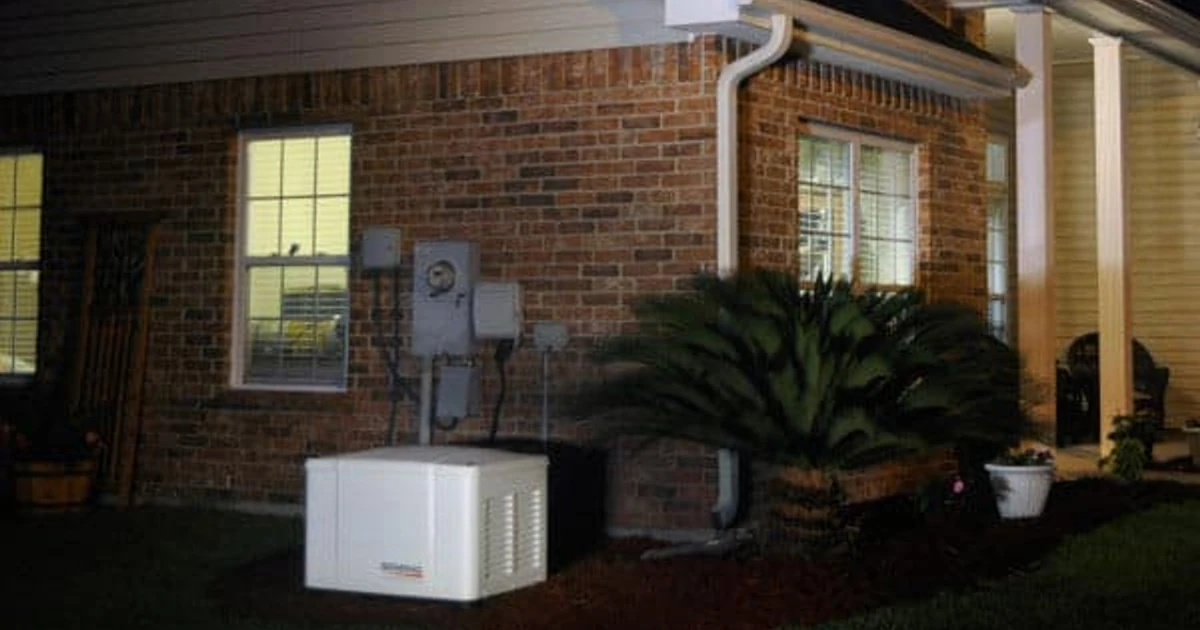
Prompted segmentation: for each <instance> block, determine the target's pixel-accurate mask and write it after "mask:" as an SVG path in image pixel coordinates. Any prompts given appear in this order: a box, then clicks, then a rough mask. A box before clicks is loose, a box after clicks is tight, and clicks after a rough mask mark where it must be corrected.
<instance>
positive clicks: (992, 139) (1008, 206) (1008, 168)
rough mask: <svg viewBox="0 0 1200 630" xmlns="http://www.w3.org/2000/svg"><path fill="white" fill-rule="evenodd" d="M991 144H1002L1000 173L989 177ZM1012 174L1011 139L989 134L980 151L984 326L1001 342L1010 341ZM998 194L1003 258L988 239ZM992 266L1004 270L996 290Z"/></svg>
mask: <svg viewBox="0 0 1200 630" xmlns="http://www.w3.org/2000/svg"><path fill="white" fill-rule="evenodd" d="M993 145H1000V146H1003V147H1004V164H1003V168H1004V176H1003V178H1001V179H992V173H991V169H990V157H989V156H990V154H991V148H992V146H993ZM1012 173H1013V152H1012V141H1011V140H1010V139H1009V138H1007V137H1004V136H999V135H989V136H988V141H987V149H986V152H985V154H984V184H985V186H986V190H987V193H986V196H987V210H986V212H987V216H986V219H985V220H986V225H987V227H986V229H987V240H986V243H985V247H986V248H987V249H986V254H985V256H984V259H985V268H986V272H987V313H986V314H987V320H988V327H989V328H990V329H991V330H992V333H993V334H994V335H996V338H997V339H999V340H1000V341H1003V342H1005V343H1011V342H1012V333H1013V330H1012V319H1013V318H1012V312H1011V310H1012V297H1011V292H1012V286H1011V285H1012V283H1011V282H1010V280H1011V275H1012V264H1013V256H1012V238H1013V229H1012V217H1013V189H1012V181H1013V180H1012ZM997 194H999V195H1000V196H1001V197H1002V198H1003V199H1004V229H1003V230H1001V231H1000V234H1001V235H1002V236H1003V240H1004V258H1003V260H999V259H995V258H993V257H992V238H993V236H994V235H995V234H996V230H993V229H992V216H991V213H992V201H993V200H994V199H995V198H996V195H997ZM995 266H1000V267H1002V269H1003V272H1004V290H1003V291H997V290H996V288H995V287H994V286H993V284H992V269H993V267H995ZM997 303H998V304H1000V305H1001V308H1000V312H1001V313H1002V315H1001V319H1000V320H996V319H995V318H993V317H992V305H993V304H997Z"/></svg>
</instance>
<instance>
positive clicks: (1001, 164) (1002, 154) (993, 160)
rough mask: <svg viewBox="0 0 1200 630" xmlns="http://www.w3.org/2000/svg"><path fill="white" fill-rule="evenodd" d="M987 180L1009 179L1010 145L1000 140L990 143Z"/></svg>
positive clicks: (1003, 180)
mask: <svg viewBox="0 0 1200 630" xmlns="http://www.w3.org/2000/svg"><path fill="white" fill-rule="evenodd" d="M987 180H988V181H989V182H1007V181H1008V145H1005V144H1003V143H1000V142H989V143H988V145H987Z"/></svg>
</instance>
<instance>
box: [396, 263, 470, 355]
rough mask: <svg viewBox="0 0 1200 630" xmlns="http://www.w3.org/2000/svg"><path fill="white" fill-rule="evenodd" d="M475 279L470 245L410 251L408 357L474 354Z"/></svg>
mask: <svg viewBox="0 0 1200 630" xmlns="http://www.w3.org/2000/svg"><path fill="white" fill-rule="evenodd" d="M478 277H479V250H478V248H477V247H476V245H475V244H474V243H471V242H467V241H422V242H418V243H416V244H415V245H414V246H413V291H412V307H413V338H412V352H413V354H415V355H417V356H437V355H452V356H470V355H472V354H474V353H475V334H474V327H473V325H472V319H473V317H472V313H473V311H472V303H473V298H474V293H475V283H476V282H477V280H478Z"/></svg>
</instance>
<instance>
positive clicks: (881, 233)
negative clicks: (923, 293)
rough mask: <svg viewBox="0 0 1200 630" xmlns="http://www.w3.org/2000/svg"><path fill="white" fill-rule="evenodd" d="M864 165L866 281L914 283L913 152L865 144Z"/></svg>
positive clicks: (862, 265) (861, 264)
mask: <svg viewBox="0 0 1200 630" xmlns="http://www.w3.org/2000/svg"><path fill="white" fill-rule="evenodd" d="M861 155H862V158H861V162H862V163H861V165H860V168H859V177H860V186H859V194H858V216H859V221H858V229H859V247H860V251H859V254H858V270H859V273H860V280H862V281H863V282H864V283H866V284H879V285H908V284H912V283H913V281H914V269H913V264H914V263H913V260H914V257H915V254H916V248H915V245H914V242H915V240H916V234H915V225H914V220H913V204H914V199H913V190H912V188H913V186H912V180H913V177H912V175H913V173H912V153H911V152H908V151H896V150H892V149H882V148H879V147H873V146H863V147H862V150H861Z"/></svg>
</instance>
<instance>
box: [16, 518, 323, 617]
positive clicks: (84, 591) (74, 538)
mask: <svg viewBox="0 0 1200 630" xmlns="http://www.w3.org/2000/svg"><path fill="white" fill-rule="evenodd" d="M0 534H2V535H3V540H4V548H5V549H6V551H5V552H4V555H5V556H6V557H5V558H4V562H3V567H4V569H3V577H2V578H0V592H3V593H4V597H3V599H4V601H5V602H7V605H6V606H5V612H4V614H5V615H6V617H7V618H8V619H9V620H11V621H12V622H15V623H13V624H12V625H9V623H7V622H4V621H0V626H3V627H9V628H14V629H16V628H21V629H23V630H43V629H45V630H49V629H51V628H54V629H57V630H65V629H67V628H230V629H236V630H242V629H244V630H251V629H256V628H281V629H282V628H284V627H285V626H272V625H270V624H263V623H256V622H255V623H252V622H244V623H243V622H238V621H236V620H232V621H227V620H223V619H221V617H220V616H218V615H217V614H216V612H215V611H214V610H213V609H212V607H211V606H210V605H209V602H208V601H207V600H206V599H205V596H204V588H205V584H206V582H207V581H208V580H210V579H211V578H212V576H213V575H214V574H215V573H216V572H217V571H219V570H221V569H223V568H225V567H228V566H232V565H236V564H239V563H242V562H246V561H248V560H250V559H251V558H254V557H256V556H258V555H261V554H263V553H265V552H269V551H271V550H273V549H276V548H278V547H281V546H286V545H291V544H296V543H298V542H299V541H301V540H302V539H303V523H302V522H301V521H300V520H299V519H288V518H278V517H266V516H250V515H245V514H235V513H229V512H214V511H202V510H178V509H166V508H146V509H138V510H133V511H129V512H115V511H108V510H101V511H97V512H93V513H90V514H82V515H73V514H67V515H48V516H43V517H36V518H23V519H21V520H17V521H6V522H3V523H0ZM286 627H289V628H295V627H297V626H286Z"/></svg>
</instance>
